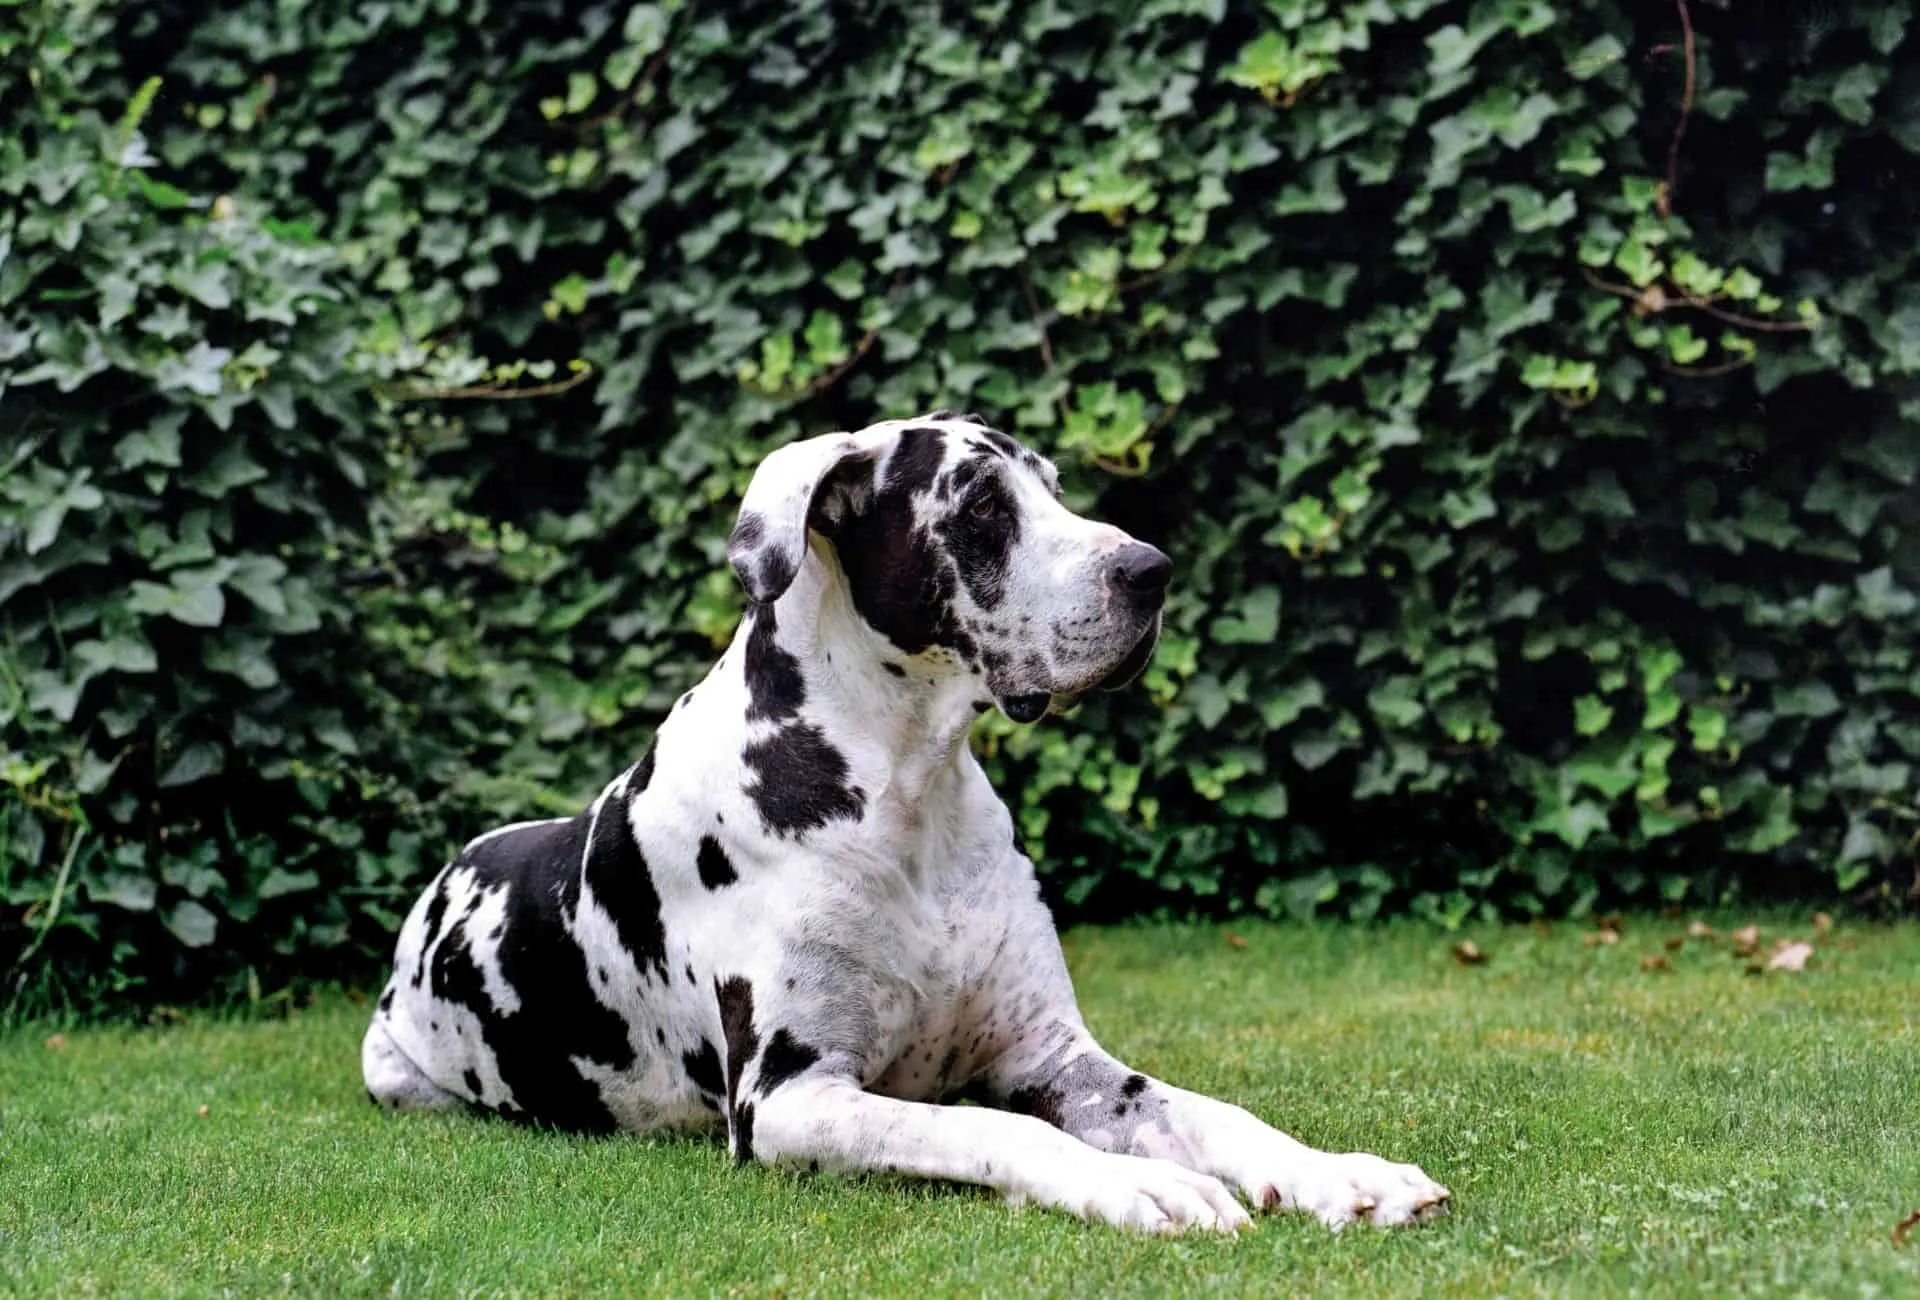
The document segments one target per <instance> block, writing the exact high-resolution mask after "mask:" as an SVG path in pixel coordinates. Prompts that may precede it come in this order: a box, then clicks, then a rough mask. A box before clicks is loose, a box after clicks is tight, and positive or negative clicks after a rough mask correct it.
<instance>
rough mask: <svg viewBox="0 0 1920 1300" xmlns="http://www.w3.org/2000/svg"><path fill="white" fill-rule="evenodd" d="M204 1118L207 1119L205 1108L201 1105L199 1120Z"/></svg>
mask: <svg viewBox="0 0 1920 1300" xmlns="http://www.w3.org/2000/svg"><path fill="white" fill-rule="evenodd" d="M206 1117H207V1108H206V1107H205V1106H204V1105H203V1106H201V1107H200V1118H201V1119H205V1118H206Z"/></svg>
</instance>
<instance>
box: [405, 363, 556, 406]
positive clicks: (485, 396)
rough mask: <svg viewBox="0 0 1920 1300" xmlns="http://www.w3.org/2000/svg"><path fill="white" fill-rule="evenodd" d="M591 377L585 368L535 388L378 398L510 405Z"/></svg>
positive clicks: (481, 387)
mask: <svg viewBox="0 0 1920 1300" xmlns="http://www.w3.org/2000/svg"><path fill="white" fill-rule="evenodd" d="M591 378H593V370H592V368H591V367H588V368H587V369H585V370H582V371H581V372H580V373H579V374H577V375H572V376H569V377H568V378H566V379H556V380H555V381H554V382H552V383H551V384H541V385H539V386H538V387H535V388H500V387H497V386H496V385H493V384H475V385H473V386H472V387H469V388H404V387H400V388H388V389H383V390H382V391H381V393H380V395H381V396H382V397H385V398H387V399H388V400H390V401H395V402H439V401H450V400H460V399H472V400H482V401H498V402H511V401H519V400H521V399H522V398H528V397H552V396H554V395H555V394H558V393H564V392H566V391H567V390H568V389H572V388H578V387H579V386H580V385H582V384H584V383H586V382H587V380H589V379H591Z"/></svg>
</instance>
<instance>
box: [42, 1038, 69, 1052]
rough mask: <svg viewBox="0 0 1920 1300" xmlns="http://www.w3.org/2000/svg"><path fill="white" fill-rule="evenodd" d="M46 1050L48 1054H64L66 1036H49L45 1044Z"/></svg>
mask: <svg viewBox="0 0 1920 1300" xmlns="http://www.w3.org/2000/svg"><path fill="white" fill-rule="evenodd" d="M46 1048H47V1050H48V1051H49V1052H64V1051H66V1050H67V1036H66V1035H65V1034H54V1035H52V1036H50V1037H49V1038H48V1039H47V1042H46Z"/></svg>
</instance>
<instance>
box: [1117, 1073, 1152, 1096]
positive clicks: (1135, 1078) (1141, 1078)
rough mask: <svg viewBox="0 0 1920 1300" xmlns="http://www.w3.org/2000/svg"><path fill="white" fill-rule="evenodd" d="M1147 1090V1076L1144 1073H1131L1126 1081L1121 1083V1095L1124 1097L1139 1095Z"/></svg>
mask: <svg viewBox="0 0 1920 1300" xmlns="http://www.w3.org/2000/svg"><path fill="white" fill-rule="evenodd" d="M1146 1090H1147V1076H1146V1075H1144V1074H1129V1075H1128V1076H1127V1079H1126V1082H1125V1083H1122V1084H1121V1085H1120V1095H1121V1096H1122V1097H1138V1096H1139V1095H1140V1094H1141V1093H1143V1092H1145V1091H1146Z"/></svg>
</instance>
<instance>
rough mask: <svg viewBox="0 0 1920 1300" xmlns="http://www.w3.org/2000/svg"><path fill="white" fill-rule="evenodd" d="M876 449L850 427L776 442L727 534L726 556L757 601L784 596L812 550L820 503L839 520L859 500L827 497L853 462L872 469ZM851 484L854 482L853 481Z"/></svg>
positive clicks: (748, 489) (748, 595)
mask: <svg viewBox="0 0 1920 1300" xmlns="http://www.w3.org/2000/svg"><path fill="white" fill-rule="evenodd" d="M873 455H874V451H873V449H872V448H870V447H865V446H862V444H861V442H860V440H859V439H857V438H855V437H854V436H853V435H852V434H848V433H829V434H823V435H821V436H820V437H818V438H803V439H801V440H800V441H799V442H790V443H788V444H787V445H786V446H784V447H779V448H776V449H775V450H774V451H773V452H772V453H770V454H769V455H768V456H767V458H766V459H765V460H763V461H761V462H760V468H759V469H757V470H755V471H754V472H753V480H752V481H751V482H749V483H748V484H747V494H746V496H745V497H744V498H742V500H741V502H740V519H739V522H737V523H735V524H734V526H733V535H732V536H731V537H729V538H728V539H727V559H728V560H729V561H731V562H732V564H733V571H734V572H735V573H737V574H739V575H740V581H741V583H742V584H743V585H744V586H745V587H746V589H747V598H748V599H749V600H751V601H753V603H754V604H756V605H764V604H768V603H770V602H772V601H776V600H778V599H780V597H781V595H782V594H783V593H785V591H786V590H787V588H788V587H791V586H792V585H793V580H794V577H795V576H796V575H797V574H798V573H799V572H800V562H801V561H802V560H804V559H805V558H806V554H807V525H808V522H809V520H810V519H811V518H812V517H813V516H814V512H815V510H816V507H817V508H819V509H820V510H821V512H822V513H824V514H826V515H828V516H829V517H830V518H832V519H833V521H834V522H838V516H839V512H841V511H844V510H846V509H847V508H849V506H850V505H853V506H857V505H858V504H859V503H849V502H839V501H828V500H826V498H827V497H828V496H829V494H830V493H831V492H832V490H833V487H834V486H835V483H836V480H844V479H845V478H846V477H847V476H846V474H845V473H844V471H846V470H849V469H851V468H852V467H854V466H859V467H861V468H864V469H866V470H867V471H868V472H869V474H870V473H871V470H872V459H873ZM848 486H851V485H850V484H849V485H848Z"/></svg>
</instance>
